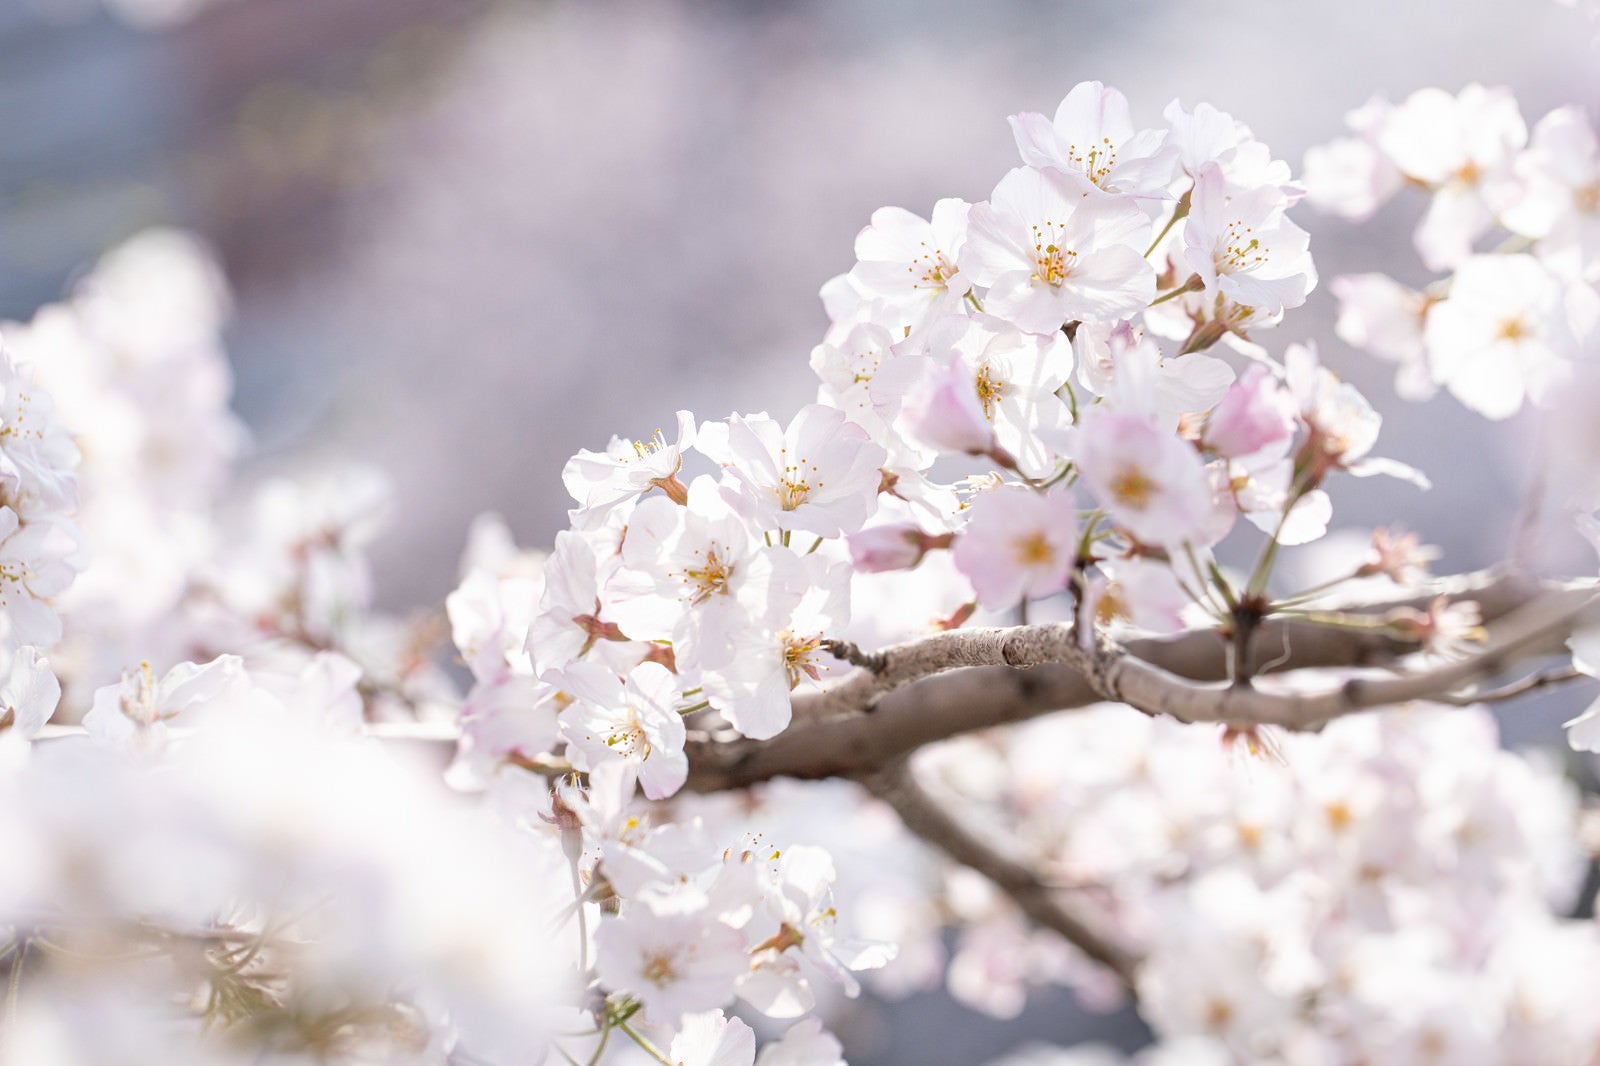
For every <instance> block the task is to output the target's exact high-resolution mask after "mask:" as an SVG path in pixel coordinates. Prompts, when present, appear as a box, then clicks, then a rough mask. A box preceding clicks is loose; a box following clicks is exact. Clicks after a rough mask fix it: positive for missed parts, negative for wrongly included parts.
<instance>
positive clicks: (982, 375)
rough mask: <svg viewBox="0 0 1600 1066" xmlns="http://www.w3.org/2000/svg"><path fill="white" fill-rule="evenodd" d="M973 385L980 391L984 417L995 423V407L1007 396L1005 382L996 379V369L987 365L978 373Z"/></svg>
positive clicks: (979, 400) (979, 396) (979, 395)
mask: <svg viewBox="0 0 1600 1066" xmlns="http://www.w3.org/2000/svg"><path fill="white" fill-rule="evenodd" d="M973 385H974V387H976V388H977V390H978V402H979V403H981V404H983V417H984V418H987V419H988V420H989V421H991V422H993V421H994V405H995V404H997V403H999V402H1000V398H1001V397H1002V396H1004V395H1005V393H1006V383H1005V382H1004V381H1003V380H998V379H996V378H995V376H994V368H993V367H991V366H989V365H988V364H987V363H985V364H984V367H983V369H982V370H980V371H978V376H977V378H976V379H975V380H974V381H973Z"/></svg>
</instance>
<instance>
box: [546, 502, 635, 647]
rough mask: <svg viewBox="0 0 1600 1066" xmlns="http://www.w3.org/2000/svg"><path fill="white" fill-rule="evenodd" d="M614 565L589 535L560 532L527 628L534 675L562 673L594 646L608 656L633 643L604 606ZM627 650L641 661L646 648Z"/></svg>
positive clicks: (571, 531) (614, 557)
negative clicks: (606, 581)
mask: <svg viewBox="0 0 1600 1066" xmlns="http://www.w3.org/2000/svg"><path fill="white" fill-rule="evenodd" d="M616 566H617V559H616V556H615V555H614V554H613V555H608V556H607V557H606V559H605V560H604V563H603V564H602V561H601V560H600V559H599V558H598V557H597V556H596V553H595V549H594V545H593V544H592V543H591V542H590V540H589V538H588V536H587V535H585V534H583V533H579V532H577V531H575V530H570V529H564V530H562V531H561V532H559V533H557V534H556V541H555V547H554V549H553V550H552V551H551V553H550V558H549V559H548V560H547V561H546V562H545V567H544V582H543V586H544V587H543V595H542V596H541V597H540V599H539V605H538V609H537V610H535V611H534V613H533V617H532V618H531V619H530V620H529V622H528V626H527V643H526V645H525V649H526V651H527V653H528V657H529V659H530V660H531V662H532V665H533V668H534V672H535V673H537V674H541V675H542V674H544V673H545V672H547V671H550V670H560V669H563V668H565V667H566V666H567V665H568V664H569V663H572V662H573V661H575V660H577V659H580V658H583V657H584V656H586V655H588V654H590V653H591V652H593V651H595V649H596V648H599V649H602V654H603V655H604V654H606V653H607V652H609V651H611V650H613V649H616V650H619V651H620V649H621V647H622V646H623V645H627V644H628V643H629V642H628V638H627V637H625V636H624V635H623V633H622V630H621V629H619V628H618V627H617V623H616V622H614V621H612V620H611V619H610V617H609V616H608V615H607V613H606V609H605V607H604V606H603V605H602V603H601V588H602V587H603V585H604V578H603V575H609V574H610V573H611V572H612V571H614V570H615V569H616ZM629 650H630V652H631V653H632V654H633V658H634V659H635V661H637V660H638V658H639V656H640V654H642V652H643V650H644V649H642V648H640V647H639V646H638V645H631V646H630V648H629ZM624 657H626V655H625V654H624V655H620V656H619V658H624ZM607 661H608V662H613V663H614V662H615V661H616V660H615V659H612V658H608V659H607Z"/></svg>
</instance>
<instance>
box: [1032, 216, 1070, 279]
mask: <svg viewBox="0 0 1600 1066" xmlns="http://www.w3.org/2000/svg"><path fill="white" fill-rule="evenodd" d="M1029 228H1030V229H1032V230H1033V263H1034V271H1033V274H1032V275H1031V277H1032V279H1033V280H1034V281H1042V282H1044V283H1045V284H1046V285H1056V286H1059V285H1060V284H1061V283H1062V282H1063V281H1066V280H1067V275H1068V274H1070V273H1072V268H1073V266H1074V265H1075V264H1076V263H1077V259H1078V253H1077V252H1074V251H1070V250H1068V249H1066V248H1063V247H1061V246H1060V245H1059V244H1057V243H1056V241H1057V240H1059V239H1060V238H1059V236H1058V234H1059V233H1060V231H1061V227H1060V226H1059V225H1057V224H1056V223H1055V222H1052V221H1050V220H1049V219H1046V220H1045V223H1044V225H1043V226H1031V227H1029Z"/></svg>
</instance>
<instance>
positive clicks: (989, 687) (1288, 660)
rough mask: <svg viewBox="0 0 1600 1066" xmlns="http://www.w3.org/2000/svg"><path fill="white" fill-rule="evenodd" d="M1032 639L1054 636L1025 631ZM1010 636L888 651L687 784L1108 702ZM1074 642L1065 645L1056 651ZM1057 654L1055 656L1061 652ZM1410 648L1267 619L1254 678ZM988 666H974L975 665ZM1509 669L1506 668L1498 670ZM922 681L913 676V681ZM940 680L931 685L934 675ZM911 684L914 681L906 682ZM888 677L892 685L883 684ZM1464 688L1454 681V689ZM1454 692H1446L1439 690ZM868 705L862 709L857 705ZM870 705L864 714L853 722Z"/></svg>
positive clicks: (1160, 660) (1487, 600) (1202, 672)
mask: <svg viewBox="0 0 1600 1066" xmlns="http://www.w3.org/2000/svg"><path fill="white" fill-rule="evenodd" d="M1563 588H1565V586H1558V585H1549V584H1543V585H1542V584H1540V583H1539V582H1537V581H1535V580H1533V579H1531V578H1528V577H1525V576H1518V575H1496V574H1492V573H1476V574H1467V575H1462V576H1460V577H1456V578H1450V579H1446V580H1443V581H1438V582H1434V583H1431V584H1430V585H1429V586H1427V587H1426V588H1424V589H1422V590H1420V591H1418V592H1417V593H1415V594H1413V595H1410V596H1408V597H1405V598H1403V599H1401V598H1397V599H1394V600H1385V601H1380V602H1374V603H1367V604H1361V605H1352V606H1347V607H1346V608H1345V610H1346V611H1348V612H1350V613H1365V614H1381V613H1383V612H1386V611H1390V610H1393V609H1395V608H1397V607H1413V608H1419V609H1420V608H1423V607H1426V606H1427V605H1428V604H1429V603H1431V602H1432V601H1433V599H1434V598H1435V597H1437V596H1440V595H1444V596H1447V597H1449V598H1450V599H1452V600H1456V601H1461V600H1470V601H1472V602H1474V603H1476V604H1477V605H1478V608H1479V610H1480V612H1481V613H1482V615H1483V619H1484V621H1485V622H1486V623H1490V624H1493V623H1496V622H1498V621H1500V620H1501V619H1504V618H1505V617H1506V616H1507V615H1508V614H1510V613H1511V612H1513V611H1515V610H1516V609H1518V608H1520V607H1522V606H1523V605H1525V604H1527V603H1529V602H1530V601H1531V600H1534V599H1536V598H1538V597H1539V596H1541V595H1544V594H1547V593H1551V592H1560V591H1561V590H1562V589H1563ZM1027 628H1030V629H1033V630H1035V632H1036V634H1038V636H1036V637H1035V638H1033V640H1034V641H1037V640H1038V639H1040V638H1041V637H1043V636H1048V635H1049V634H1051V633H1054V632H1055V631H1056V628H1057V627H1053V626H1042V627H1027ZM1016 632H1017V631H1014V630H973V631H969V634H968V635H970V634H971V633H977V634H980V636H979V638H978V640H977V641H975V642H971V643H969V644H968V645H967V646H966V647H964V648H963V650H962V657H961V660H960V663H958V664H956V665H966V666H976V668H971V669H951V668H949V667H944V669H946V670H948V672H944V673H940V672H938V671H939V669H940V664H939V663H938V662H937V661H936V660H934V659H932V658H931V657H928V656H926V655H925V654H924V652H923V651H921V650H912V648H913V645H900V646H898V647H897V648H892V649H889V650H888V651H886V652H885V656H886V658H887V659H890V660H891V661H890V662H889V663H888V664H887V666H886V669H885V671H884V672H883V673H882V674H880V675H876V676H873V677H865V676H863V675H861V674H857V675H852V676H851V677H850V678H849V679H847V680H846V681H845V682H844V683H843V684H841V685H839V686H838V687H836V688H834V689H831V690H829V691H827V692H824V693H821V694H818V695H814V696H802V697H799V698H797V699H796V700H795V722H794V724H793V725H791V726H790V727H789V728H788V729H787V730H785V731H784V732H782V733H780V734H779V735H777V736H776V737H773V738H772V739H771V740H764V741H751V740H718V741H700V742H692V743H691V744H690V746H689V782H688V787H689V788H691V789H695V790H698V791H703V792H710V791H717V790H720V789H727V788H740V787H743V786H745V785H750V784H755V783H757V782H760V781H766V780H768V779H770V778H773V777H798V778H808V779H815V778H824V777H858V776H861V775H863V774H868V773H872V772H874V771H876V770H878V769H880V768H881V767H884V766H888V765H890V764H891V763H893V762H894V761H896V760H897V759H900V758H903V757H904V756H906V755H908V754H910V753H911V752H913V751H915V750H916V749H918V748H920V747H922V746H924V745H926V744H930V743H933V742H935V741H939V740H944V739H946V738H948V737H953V736H958V735H960V734H962V733H969V732H973V731H975V730H980V729H989V728H993V727H995V726H1002V725H1009V724H1011V723H1013V722H1020V721H1025V720H1027V719H1029V718H1034V717H1037V716H1038V715H1041V714H1046V713H1048V712H1050V711H1055V710H1068V709H1071V708H1074V707H1083V706H1086V705H1088V704H1091V703H1095V702H1099V701H1101V700H1103V699H1104V698H1105V696H1104V695H1103V694H1102V693H1101V692H1100V691H1099V690H1097V689H1096V688H1095V687H1094V686H1093V685H1091V683H1090V682H1089V680H1088V678H1087V677H1086V676H1085V675H1084V674H1083V673H1081V672H1080V671H1079V670H1078V669H1076V668H1074V667H1073V666H1070V665H1067V664H1064V663H1046V664H1044V665H1040V666H1035V667H1033V668H1031V669H1025V670H1019V669H1013V668H1012V667H1010V666H1006V665H1002V664H1004V663H1005V662H1006V661H1007V660H1006V658H1005V656H1006V654H1007V648H1008V647H1009V648H1010V649H1011V651H1010V654H1012V655H1013V656H1018V655H1019V654H1021V653H1033V652H1037V651H1038V645H1037V643H1034V642H1032V641H1030V642H1025V643H1008V642H1009V641H1010V640H1011V636H1014V635H1015V634H1016ZM957 635H958V634H957V633H951V634H940V635H938V636H937V637H934V638H930V641H928V642H921V643H923V646H924V648H926V647H932V648H940V647H944V646H947V645H954V644H955V643H956V642H955V641H953V640H952V639H951V638H954V637H956V636H957ZM1564 636H1565V634H1564V633H1558V634H1551V635H1549V636H1548V637H1547V639H1546V640H1545V641H1544V642H1543V644H1541V645H1540V646H1539V647H1537V648H1534V647H1529V648H1525V649H1523V656H1522V657H1524V658H1527V657H1530V656H1532V655H1534V654H1538V653H1542V652H1554V651H1558V650H1559V648H1560V643H1561V639H1562V638H1564ZM1069 644H1070V642H1069V641H1067V640H1066V639H1065V638H1064V637H1063V638H1060V646H1061V647H1066V646H1068V645H1069ZM1224 649H1225V645H1224V642H1223V641H1222V640H1220V639H1219V638H1218V636H1217V634H1215V633H1213V632H1209V631H1208V632H1195V633H1187V634H1184V635H1183V636H1180V637H1176V638H1173V639H1167V640H1140V641H1133V642H1130V643H1129V644H1128V645H1127V646H1126V648H1125V649H1124V650H1125V651H1126V652H1127V654H1128V655H1129V656H1131V657H1133V658H1135V659H1137V660H1139V661H1141V662H1143V663H1146V664H1149V665H1150V666H1152V667H1155V668H1158V669H1159V670H1161V671H1164V672H1166V673H1168V674H1170V675H1172V676H1173V677H1175V678H1178V679H1182V680H1185V681H1188V682H1218V681H1223V680H1226V678H1227V657H1226V654H1225V650H1224ZM1058 650H1059V649H1058ZM1416 650H1417V647H1416V645H1415V644H1413V643H1408V642H1406V641H1402V640H1397V639H1396V638H1395V637H1393V636H1391V635H1388V634H1387V633H1384V632H1382V631H1379V630H1364V631H1362V630H1343V629H1329V628H1326V627H1322V626H1316V625H1312V624H1309V623H1306V622H1300V621H1289V620H1283V619H1271V620H1269V621H1268V622H1266V623H1265V624H1264V625H1263V626H1262V627H1261V629H1260V630H1259V632H1258V635H1257V638H1256V640H1255V642H1254V646H1253V650H1252V654H1253V657H1254V658H1255V659H1256V660H1257V663H1256V667H1257V670H1258V671H1259V672H1262V673H1270V672H1281V671H1287V670H1295V669H1303V668H1310V667H1340V666H1382V665H1387V664H1391V663H1393V662H1395V661H1396V660H1398V659H1399V658H1400V657H1401V656H1403V655H1406V654H1408V653H1411V652H1414V651H1416ZM984 663H988V664H995V665H979V664H984ZM1501 665H1502V666H1509V665H1511V663H1509V662H1507V663H1503V664H1501ZM919 672H920V674H919ZM929 675H936V676H929ZM913 677H915V678H916V680H911V678H913ZM886 679H887V680H886ZM1463 683H1464V682H1460V681H1458V682H1457V683H1456V684H1455V686H1454V688H1457V689H1459V688H1460V687H1461V685H1462V684H1463ZM1443 691H1450V690H1443ZM864 697H865V698H866V699H867V700H868V702H867V703H862V702H861V700H862V699H863V698H864ZM864 707H871V713H870V714H862V713H859V711H860V710H861V709H863V708H864Z"/></svg>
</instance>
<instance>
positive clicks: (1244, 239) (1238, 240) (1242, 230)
mask: <svg viewBox="0 0 1600 1066" xmlns="http://www.w3.org/2000/svg"><path fill="white" fill-rule="evenodd" d="M1254 232H1255V227H1254V226H1246V225H1245V224H1244V223H1243V222H1239V221H1234V222H1230V223H1228V232H1227V241H1228V243H1227V245H1226V246H1225V247H1224V248H1223V251H1222V255H1221V257H1220V258H1219V259H1218V260H1217V265H1218V266H1219V267H1222V268H1225V269H1227V270H1228V271H1230V272H1231V271H1235V270H1250V269H1253V268H1254V267H1258V266H1260V265H1261V264H1262V263H1265V262H1266V261H1267V253H1266V250H1265V249H1264V248H1262V247H1261V238H1259V237H1252V236H1251V234H1252V233H1254Z"/></svg>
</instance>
